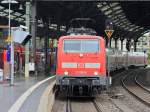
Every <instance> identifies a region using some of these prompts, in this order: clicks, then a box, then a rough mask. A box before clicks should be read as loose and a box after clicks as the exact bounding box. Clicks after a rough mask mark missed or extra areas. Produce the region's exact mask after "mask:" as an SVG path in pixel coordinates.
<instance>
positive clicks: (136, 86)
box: [121, 70, 150, 107]
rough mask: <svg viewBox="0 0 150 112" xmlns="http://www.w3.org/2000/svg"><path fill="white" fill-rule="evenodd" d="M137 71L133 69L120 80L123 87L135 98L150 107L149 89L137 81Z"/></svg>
mask: <svg viewBox="0 0 150 112" xmlns="http://www.w3.org/2000/svg"><path fill="white" fill-rule="evenodd" d="M139 73H140V72H139V70H138V71H133V72H131V73H130V74H129V75H127V76H125V77H124V78H123V79H122V80H121V82H122V85H123V87H124V88H125V89H126V90H127V91H128V92H129V93H130V94H131V95H133V96H134V97H135V98H136V99H138V100H139V101H140V102H142V103H144V104H145V105H147V106H148V107H150V91H149V90H148V89H147V88H146V87H144V86H143V85H141V84H140V83H139V82H138V81H137V76H138V74H139ZM135 74H137V75H135Z"/></svg>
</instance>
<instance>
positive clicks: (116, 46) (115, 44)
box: [115, 38, 118, 49]
mask: <svg viewBox="0 0 150 112" xmlns="http://www.w3.org/2000/svg"><path fill="white" fill-rule="evenodd" d="M117 40H118V39H116V38H115V49H117Z"/></svg>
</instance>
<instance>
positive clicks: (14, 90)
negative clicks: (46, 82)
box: [0, 73, 46, 112]
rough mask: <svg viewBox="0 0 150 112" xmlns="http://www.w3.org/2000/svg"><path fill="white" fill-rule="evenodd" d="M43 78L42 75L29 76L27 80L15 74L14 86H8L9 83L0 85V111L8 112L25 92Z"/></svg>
mask: <svg viewBox="0 0 150 112" xmlns="http://www.w3.org/2000/svg"><path fill="white" fill-rule="evenodd" d="M45 78H46V76H45V75H44V73H39V74H38V75H37V76H35V75H31V76H30V77H29V78H24V77H23V75H18V74H17V75H16V76H15V78H14V79H15V80H14V86H10V84H9V81H7V82H6V81H5V82H3V83H0V111H1V112H8V110H9V109H10V108H11V106H12V105H13V104H14V103H15V102H16V100H17V99H18V98H19V97H20V96H21V95H22V94H23V93H24V92H25V91H26V90H28V89H29V88H30V87H31V86H33V85H35V84H36V83H37V82H39V81H41V80H43V79H45Z"/></svg>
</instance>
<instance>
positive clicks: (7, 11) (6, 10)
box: [4, 9, 13, 13]
mask: <svg viewBox="0 0 150 112" xmlns="http://www.w3.org/2000/svg"><path fill="white" fill-rule="evenodd" d="M4 12H6V13H9V10H8V9H5V10H4ZM12 12H13V10H10V13H12Z"/></svg>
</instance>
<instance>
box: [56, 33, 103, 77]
mask: <svg viewBox="0 0 150 112" xmlns="http://www.w3.org/2000/svg"><path fill="white" fill-rule="evenodd" d="M65 40H83V41H86V40H89V41H93V40H95V41H98V46H99V47H98V48H99V49H98V52H67V51H64V41H65ZM91 47H92V46H91ZM105 55H106V53H105V41H104V39H103V38H102V37H99V36H92V35H69V36H63V37H60V39H59V44H58V55H57V71H56V72H57V75H58V76H64V75H65V72H67V73H68V76H85V77H86V76H90V77H91V76H105V75H106V60H105ZM63 64H64V65H63ZM67 64H70V65H67ZM90 64H91V65H90ZM67 66H68V67H67ZM69 66H70V67H69Z"/></svg>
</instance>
